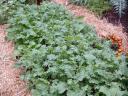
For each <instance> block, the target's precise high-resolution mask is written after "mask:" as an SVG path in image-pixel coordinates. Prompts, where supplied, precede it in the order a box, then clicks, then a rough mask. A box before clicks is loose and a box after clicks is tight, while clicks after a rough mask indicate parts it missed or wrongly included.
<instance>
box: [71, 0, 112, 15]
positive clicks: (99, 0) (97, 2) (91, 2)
mask: <svg viewBox="0 0 128 96" xmlns="http://www.w3.org/2000/svg"><path fill="white" fill-rule="evenodd" d="M70 2H71V3H74V4H77V5H83V6H85V7H87V8H89V9H90V10H91V11H93V12H95V13H96V15H97V16H101V15H102V13H103V12H104V11H106V10H108V9H110V8H111V6H110V4H109V1H108V0H70Z"/></svg>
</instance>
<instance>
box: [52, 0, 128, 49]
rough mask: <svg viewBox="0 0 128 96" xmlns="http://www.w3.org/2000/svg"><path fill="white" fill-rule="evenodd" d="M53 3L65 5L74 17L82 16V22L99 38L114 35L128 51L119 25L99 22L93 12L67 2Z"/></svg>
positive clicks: (125, 38)
mask: <svg viewBox="0 0 128 96" xmlns="http://www.w3.org/2000/svg"><path fill="white" fill-rule="evenodd" d="M53 1H54V2H56V3H58V4H62V5H65V6H66V8H67V9H68V10H69V11H70V12H71V13H73V14H74V15H75V16H83V17H84V20H83V21H84V22H85V23H87V24H89V25H91V26H94V27H95V30H96V32H97V34H98V35H99V36H104V37H107V36H108V35H111V34H115V35H116V36H118V37H120V38H122V39H123V46H124V48H125V51H128V43H127V36H126V33H124V32H123V28H122V26H121V25H118V26H116V25H113V24H111V23H108V22H107V20H106V19H102V20H101V19H100V18H98V17H97V16H96V15H95V14H94V13H93V12H91V11H89V10H88V9H86V8H85V7H81V6H76V5H73V4H69V3H68V0H53Z"/></svg>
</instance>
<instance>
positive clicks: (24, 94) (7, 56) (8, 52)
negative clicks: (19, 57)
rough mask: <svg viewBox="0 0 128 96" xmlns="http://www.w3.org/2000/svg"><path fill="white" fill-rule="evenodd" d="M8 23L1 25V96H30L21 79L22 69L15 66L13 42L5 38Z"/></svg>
mask: <svg viewBox="0 0 128 96" xmlns="http://www.w3.org/2000/svg"><path fill="white" fill-rule="evenodd" d="M5 29H6V25H0V96H30V95H29V92H28V91H27V87H26V83H25V82H24V81H21V80H20V78H19V76H20V74H21V70H20V69H16V68H14V64H15V62H14V60H13V58H12V57H13V56H12V54H13V49H14V47H13V44H12V42H8V41H7V40H5V36H6V32H5Z"/></svg>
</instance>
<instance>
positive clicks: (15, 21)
mask: <svg viewBox="0 0 128 96" xmlns="http://www.w3.org/2000/svg"><path fill="white" fill-rule="evenodd" d="M9 24H10V27H9V29H8V39H9V40H12V41H13V42H14V43H15V56H16V57H18V59H17V60H18V61H17V67H23V68H25V70H24V74H23V75H22V76H21V78H22V79H23V80H27V81H29V87H30V89H31V92H32V94H33V96H124V95H125V94H128V83H127V80H128V68H127V64H126V62H125V61H122V60H117V59H116V57H115V56H114V52H113V51H112V50H111V49H110V48H109V42H108V41H104V40H100V39H98V38H97V36H96V34H95V30H92V29H93V28H92V27H91V26H88V25H87V24H83V23H82V22H80V20H79V19H78V20H77V18H73V16H72V15H71V14H70V13H69V12H68V11H66V10H65V8H64V7H62V6H60V5H56V4H54V3H43V4H42V5H41V6H40V7H37V6H35V5H31V6H30V5H27V6H24V7H23V6H22V7H20V8H18V9H17V10H16V11H15V12H13V17H12V18H11V19H10V22H9ZM125 96H126V95H125Z"/></svg>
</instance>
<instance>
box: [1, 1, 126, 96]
mask: <svg viewBox="0 0 128 96" xmlns="http://www.w3.org/2000/svg"><path fill="white" fill-rule="evenodd" d="M54 2H56V3H59V4H63V5H65V6H66V7H67V8H68V9H69V10H70V11H71V12H72V13H73V14H74V15H76V16H84V19H83V20H84V21H85V22H86V23H88V24H90V25H93V26H94V27H95V28H96V32H97V34H98V35H99V36H107V35H109V34H113V33H114V34H116V35H117V36H120V37H121V38H122V39H123V42H124V44H125V45H126V46H125V48H126V47H127V43H126V42H127V39H126V34H125V33H123V30H122V29H123V28H122V26H121V25H119V26H114V25H113V24H111V23H108V22H107V21H106V20H105V19H104V20H100V19H99V18H97V17H96V16H95V15H94V13H92V12H90V11H89V10H87V9H85V8H84V7H79V6H76V5H72V4H68V2H67V1H66V0H54ZM6 28H7V26H6V25H0V96H31V95H30V93H29V91H28V90H27V86H26V83H25V82H24V81H21V80H20V78H19V76H20V74H21V70H20V69H16V68H14V64H15V61H14V60H13V49H14V47H13V43H12V42H10V41H7V40H6V39H5V36H6V32H5V31H6Z"/></svg>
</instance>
